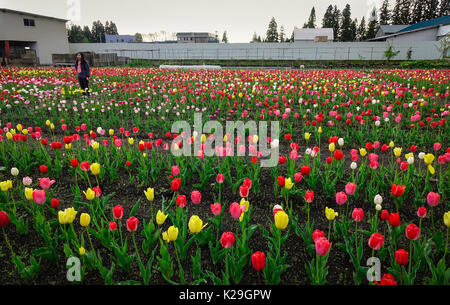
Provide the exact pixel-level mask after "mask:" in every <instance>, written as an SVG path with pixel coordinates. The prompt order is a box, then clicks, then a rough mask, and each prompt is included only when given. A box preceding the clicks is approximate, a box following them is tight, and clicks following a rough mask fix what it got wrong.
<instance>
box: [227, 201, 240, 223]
mask: <svg viewBox="0 0 450 305" xmlns="http://www.w3.org/2000/svg"><path fill="white" fill-rule="evenodd" d="M230 214H231V217H233V218H234V219H238V218H239V217H241V214H242V208H241V205H240V204H239V203H237V202H233V203H232V204H231V205H230Z"/></svg>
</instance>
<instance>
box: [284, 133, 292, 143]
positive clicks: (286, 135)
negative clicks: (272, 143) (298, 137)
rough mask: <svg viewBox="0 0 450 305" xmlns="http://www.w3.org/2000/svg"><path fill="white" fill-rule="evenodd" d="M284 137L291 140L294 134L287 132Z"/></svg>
mask: <svg viewBox="0 0 450 305" xmlns="http://www.w3.org/2000/svg"><path fill="white" fill-rule="evenodd" d="M284 138H285V139H286V140H287V141H290V140H291V139H292V135H291V134H290V133H288V134H285V135H284Z"/></svg>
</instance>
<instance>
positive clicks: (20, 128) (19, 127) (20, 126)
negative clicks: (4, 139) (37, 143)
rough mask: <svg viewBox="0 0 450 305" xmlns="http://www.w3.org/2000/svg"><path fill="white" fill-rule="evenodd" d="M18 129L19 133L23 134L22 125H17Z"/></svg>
mask: <svg viewBox="0 0 450 305" xmlns="http://www.w3.org/2000/svg"><path fill="white" fill-rule="evenodd" d="M16 129H17V131H19V132H21V131H22V129H23V126H22V124H17V126H16Z"/></svg>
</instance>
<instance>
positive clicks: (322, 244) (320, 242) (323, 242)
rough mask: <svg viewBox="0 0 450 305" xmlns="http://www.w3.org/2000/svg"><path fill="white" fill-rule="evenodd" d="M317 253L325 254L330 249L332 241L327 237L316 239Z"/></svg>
mask: <svg viewBox="0 0 450 305" xmlns="http://www.w3.org/2000/svg"><path fill="white" fill-rule="evenodd" d="M314 245H315V247H316V253H317V254H318V255H320V256H325V255H327V254H328V251H329V250H330V246H331V243H330V242H329V241H328V239H326V238H325V237H319V238H317V239H316V240H315V241H314Z"/></svg>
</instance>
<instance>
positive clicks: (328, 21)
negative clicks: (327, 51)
mask: <svg viewBox="0 0 450 305" xmlns="http://www.w3.org/2000/svg"><path fill="white" fill-rule="evenodd" d="M333 24H334V23H333V6H332V5H329V6H328V8H327V10H326V11H325V14H324V15H323V18H322V27H323V28H332V27H333Z"/></svg>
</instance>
